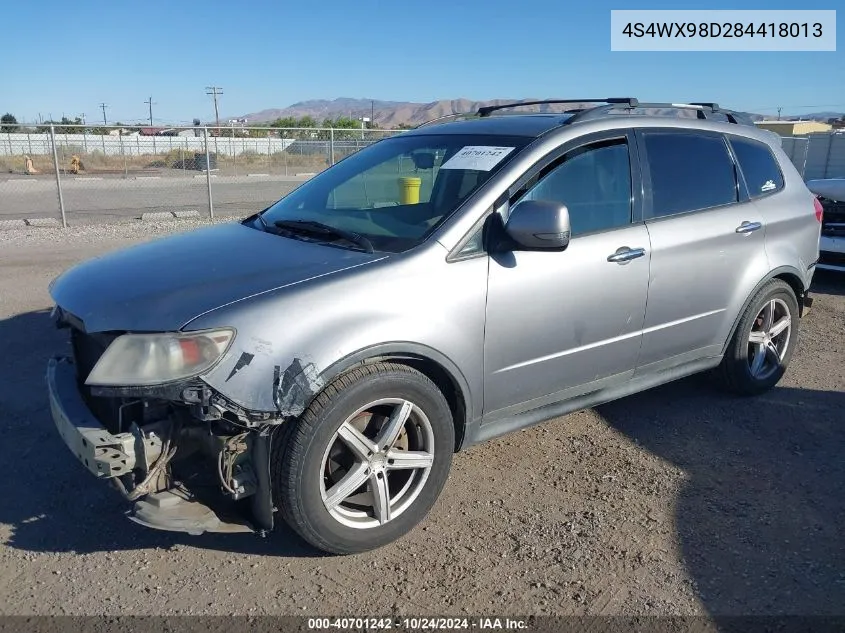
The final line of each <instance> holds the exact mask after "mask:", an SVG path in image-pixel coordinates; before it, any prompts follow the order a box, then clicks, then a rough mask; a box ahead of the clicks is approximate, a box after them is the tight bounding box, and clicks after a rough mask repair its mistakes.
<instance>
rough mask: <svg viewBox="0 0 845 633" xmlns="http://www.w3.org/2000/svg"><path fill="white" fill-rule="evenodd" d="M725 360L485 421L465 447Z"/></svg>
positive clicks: (701, 362) (692, 364)
mask: <svg viewBox="0 0 845 633" xmlns="http://www.w3.org/2000/svg"><path fill="white" fill-rule="evenodd" d="M721 360H722V357H721V356H713V357H709V358H699V359H697V360H695V361H691V362H688V363H684V364H683V365H677V366H675V367H672V368H669V369H666V370H664V371H660V372H655V373H651V374H645V375H642V376H635V377H634V378H632V379H631V380H628V381H626V382H623V383H617V384H614V385H613V386H609V387H606V388H603V389H599V390H597V391H591V392H590V393H586V394H584V395H581V396H577V397H575V398H570V399H567V400H561V401H559V402H555V403H552V404H548V405H545V406H542V407H537V408H534V409H530V410H528V411H525V412H524V413H519V414H516V415H513V416H510V417H507V418H504V419H501V420H496V421H493V422H490V423H488V424H483V425H482V426H480V427H478V428H477V430H476V432H475V434H474V435H473V436H472V437H469V438H467V442H466V444H465V445H464V446H465V447H467V446H472V445H473V444H479V443H481V442H485V441H487V440H490V439H493V438H494V437H499V436H501V435H505V434H506V433H511V432H513V431H518V430H520V429H524V428H528V427H529V426H534V425H535V424H539V423H541V422H545V421H547V420H551V419H553V418H557V417H560V416H562V415H566V414H568V413H574V412H575V411H582V410H584V409H589V408H591V407H595V406H598V405H600V404H605V403H607V402H611V401H612V400H618V399H619V398H624V397H625V396H630V395H632V394H635V393H639V392H640V391H645V390H646V389H651V388H652V387H657V386H659V385H663V384H666V383H668V382H672V381H675V380H678V379H679V378H685V377H686V376H691V375H692V374H697V373H700V372H703V371H706V370H708V369H713V368H714V367H716V366H717V365H718V364H719V363H720V362H721Z"/></svg>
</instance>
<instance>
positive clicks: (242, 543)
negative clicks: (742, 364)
mask: <svg viewBox="0 0 845 633" xmlns="http://www.w3.org/2000/svg"><path fill="white" fill-rule="evenodd" d="M189 226H190V225H188V224H179V225H177V224H167V225H161V226H152V227H150V228H147V229H144V230H143V231H142V230H141V229H139V228H138V226H137V225H120V226H111V227H105V226H104V227H84V228H79V227H78V228H76V229H70V230H69V231H67V232H66V233H60V232H59V231H54V230H52V229H28V230H27V231H26V232H21V231H0V356H2V358H3V363H2V364H1V365H0V433H2V441H0V465H2V468H3V476H2V477H0V613H4V614H100V613H107V614H115V615H117V614H199V613H204V614H264V613H269V614H309V615H314V614H326V613H331V614H336V615H365V616H383V615H388V614H395V613H398V614H414V615H420V614H441V615H443V614H461V613H472V614H476V615H478V614H487V613H491V612H495V613H500V614H506V613H508V614H522V615H528V614H543V613H553V614H629V615H630V614H673V615H684V614H699V613H700V614H710V615H713V614H744V615H747V614H842V613H843V612H844V611H845V538H843V531H842V526H843V525H845V458H843V455H845V393H843V389H845V276H837V275H832V274H822V273H818V275H817V280H816V286H815V293H816V304H815V306H814V309H813V311H812V313H811V314H810V315H809V316H808V317H807V318H806V319H805V321H804V322H803V324H802V328H803V329H802V336H801V343H800V350H799V352H798V354H797V355H796V356H795V358H794V359H793V364H792V366H791V367H790V369H789V371H788V372H787V375H786V378H785V379H784V381H783V382H782V384H781V386H780V387H779V388H777V389H776V390H774V391H773V392H771V393H770V394H768V395H766V396H764V397H761V398H757V399H736V398H732V397H727V396H724V395H722V394H720V393H719V392H717V391H715V390H714V389H713V388H712V387H711V386H710V385H709V384H708V382H707V381H706V380H703V379H701V378H692V379H688V380H684V381H682V382H680V383H677V384H674V385H669V386H665V387H662V388H658V389H655V390H652V391H650V392H647V393H643V394H640V395H637V396H634V397H630V398H627V399H625V400H621V401H618V402H616V403H613V404H611V405H607V406H603V407H600V408H599V409H598V410H591V411H585V412H582V413H578V414H574V415H570V416H566V417H564V418H561V419H558V420H555V421H552V422H549V423H546V424H544V425H541V426H539V427H535V428H533V429H530V430H527V431H523V432H521V433H517V434H514V435H510V436H508V437H505V438H502V439H499V440H496V441H493V442H490V443H488V444H485V445H481V446H478V447H476V448H473V449H471V450H469V451H467V452H465V453H461V454H459V455H457V456H456V459H455V464H454V470H453V472H452V476H451V479H450V481H449V483H448V485H447V487H446V489H445V491H444V493H443V495H442V497H441V499H440V501H439V502H438V504H437V506H436V507H435V509H434V511H433V512H432V514H431V515H430V516H429V518H428V519H427V520H426V521H425V522H424V523H423V524H422V525H421V526H419V528H417V529H416V530H415V531H414V532H413V533H412V534H410V535H409V536H407V537H406V538H404V539H403V540H401V541H399V542H397V543H395V544H393V545H391V546H388V547H386V548H384V549H381V550H379V551H376V552H372V553H368V554H364V555H357V556H352V557H345V558H330V557H321V556H319V555H318V554H317V553H316V552H314V551H313V550H311V549H309V548H308V547H307V546H306V545H304V544H303V543H302V542H301V541H299V540H298V538H297V537H296V536H294V535H293V534H292V533H291V532H290V531H288V530H282V531H281V532H280V533H278V534H275V535H274V536H273V537H271V538H270V539H268V540H262V539H260V538H258V537H254V536H216V535H205V536H201V537H189V536H183V535H178V534H170V533H164V532H155V531H150V530H146V529H144V528H141V527H140V526H136V525H135V524H133V523H131V522H130V521H128V520H127V519H126V518H124V517H123V511H124V509H125V506H124V505H123V503H122V501H121V499H120V497H119V496H118V495H117V493H115V492H112V491H111V490H110V489H108V488H107V487H106V486H105V485H102V484H98V483H97V482H96V481H95V480H94V479H93V478H92V477H91V476H90V475H89V474H88V473H87V472H86V471H85V470H84V469H83V468H82V467H81V466H80V465H79V464H77V463H76V461H75V460H74V459H73V457H72V456H71V454H70V453H69V452H68V451H67V449H66V448H65V447H64V445H63V444H62V442H61V440H60V439H59V437H58V435H57V434H56V433H55V431H54V428H53V425H52V422H51V420H50V418H49V412H48V407H47V401H46V397H45V393H44V379H43V376H44V368H45V364H46V361H47V358H48V357H49V356H50V355H51V354H53V353H55V352H57V351H62V350H63V349H64V346H65V345H66V343H65V335H64V332H60V331H57V330H54V329H52V327H51V326H50V324H49V321H48V318H47V313H46V312H45V309H46V308H48V307H49V305H50V303H49V298H48V295H47V290H46V288H47V284H48V282H49V281H50V279H52V278H53V277H54V276H55V275H56V274H58V273H59V272H60V271H62V270H63V269H65V268H67V267H68V266H70V265H71V264H73V263H75V262H77V261H80V260H82V259H85V258H88V257H91V256H94V255H96V254H99V253H101V252H104V251H106V250H110V249H113V248H116V247H119V246H122V245H124V244H127V243H129V242H130V241H133V240H138V239H146V238H148V237H149V236H151V235H152V234H153V233H161V232H166V231H169V230H172V229H173V228H185V227H189Z"/></svg>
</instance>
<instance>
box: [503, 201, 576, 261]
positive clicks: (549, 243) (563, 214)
mask: <svg viewBox="0 0 845 633" xmlns="http://www.w3.org/2000/svg"><path fill="white" fill-rule="evenodd" d="M570 231H571V229H570V225H569V209H567V208H566V205H565V204H561V203H560V202H553V201H551V200H523V201H522V202H518V203H517V204H516V205H515V206H514V207H513V208H512V209H511V211H510V215H509V216H508V221H507V223H506V224H505V232H506V233H507V234H508V235H509V236H510V238H511V239H512V240H514V241H515V242H516V243H517V244H519V245H520V246H522V247H524V248H526V249H529V250H563V249H565V248H566V247H567V246H568V245H569V234H570Z"/></svg>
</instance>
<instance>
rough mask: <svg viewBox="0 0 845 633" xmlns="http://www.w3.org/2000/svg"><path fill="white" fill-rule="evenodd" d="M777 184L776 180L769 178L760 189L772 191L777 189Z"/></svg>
mask: <svg viewBox="0 0 845 633" xmlns="http://www.w3.org/2000/svg"><path fill="white" fill-rule="evenodd" d="M776 188H777V185H776V184H775V181H774V180H767V181H766V182H765V183H764V184H763V186H762V187H760V191H771V190H772V189H776Z"/></svg>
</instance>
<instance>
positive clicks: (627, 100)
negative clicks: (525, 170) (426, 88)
mask: <svg viewBox="0 0 845 633" xmlns="http://www.w3.org/2000/svg"><path fill="white" fill-rule="evenodd" d="M557 103H612V104H627V105H628V107H632V108H633V107H636V105H637V103H638V102H637V100H636V99H634V98H632V97H611V98H609V99H541V100H539V101H517V102H513V103H502V104H500V105H492V106H483V107H481V108H478V113H477V114H478V116H479V117H487V116H490V114H492V113H493V112H495V111H496V110H504V109H506V108H518V107H519V106H529V105H547V104H557Z"/></svg>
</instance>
